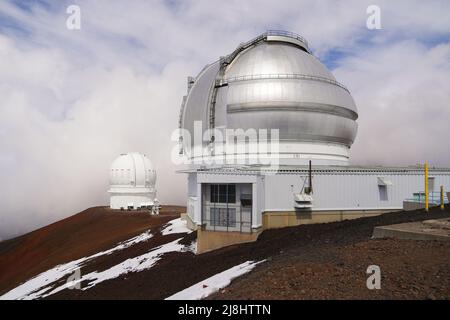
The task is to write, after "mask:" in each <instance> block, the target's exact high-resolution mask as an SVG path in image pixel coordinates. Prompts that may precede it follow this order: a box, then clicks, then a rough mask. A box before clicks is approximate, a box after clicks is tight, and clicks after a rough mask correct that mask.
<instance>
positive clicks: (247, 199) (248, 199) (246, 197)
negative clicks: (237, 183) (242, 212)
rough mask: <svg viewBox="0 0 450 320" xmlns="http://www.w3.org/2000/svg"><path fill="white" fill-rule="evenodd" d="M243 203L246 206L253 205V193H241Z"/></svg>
mask: <svg viewBox="0 0 450 320" xmlns="http://www.w3.org/2000/svg"><path fill="white" fill-rule="evenodd" d="M241 205H242V206H243V207H244V208H248V207H251V206H252V195H251V194H241Z"/></svg>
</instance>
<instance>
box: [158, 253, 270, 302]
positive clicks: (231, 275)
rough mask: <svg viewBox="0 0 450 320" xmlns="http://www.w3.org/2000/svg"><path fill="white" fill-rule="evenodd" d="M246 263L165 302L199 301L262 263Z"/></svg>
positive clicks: (172, 296)
mask: <svg viewBox="0 0 450 320" xmlns="http://www.w3.org/2000/svg"><path fill="white" fill-rule="evenodd" d="M264 261H266V260H262V261H259V262H254V261H247V262H244V263H242V264H239V265H237V266H234V267H232V268H230V269H228V270H225V271H223V272H221V273H218V274H216V275H214V276H212V277H210V278H208V279H205V280H203V281H201V282H199V283H196V284H194V285H193V286H190V287H189V288H186V289H184V290H182V291H180V292H178V293H175V294H174V295H171V296H170V297H168V298H166V299H165V300H200V299H204V298H206V297H207V296H209V295H211V294H213V293H214V292H217V291H219V290H220V289H223V288H225V287H226V286H228V285H229V284H230V283H231V281H232V280H233V279H235V278H237V277H240V276H242V275H244V274H246V273H248V272H250V271H252V270H253V268H254V267H256V265H258V264H260V263H262V262H264Z"/></svg>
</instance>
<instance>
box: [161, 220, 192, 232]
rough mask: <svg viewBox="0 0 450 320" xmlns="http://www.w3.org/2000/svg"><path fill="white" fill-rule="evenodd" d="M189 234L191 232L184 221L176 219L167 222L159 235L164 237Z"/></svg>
mask: <svg viewBox="0 0 450 320" xmlns="http://www.w3.org/2000/svg"><path fill="white" fill-rule="evenodd" d="M191 232H192V230H191V229H188V227H187V222H186V220H184V219H181V218H178V219H174V220H171V221H169V223H168V226H167V227H165V228H164V229H163V230H162V231H161V234H162V235H163V236H166V235H168V234H173V233H191Z"/></svg>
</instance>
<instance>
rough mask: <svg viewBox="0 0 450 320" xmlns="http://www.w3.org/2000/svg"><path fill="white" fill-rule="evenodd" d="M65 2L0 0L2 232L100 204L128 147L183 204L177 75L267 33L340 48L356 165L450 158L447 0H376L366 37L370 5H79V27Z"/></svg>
mask: <svg viewBox="0 0 450 320" xmlns="http://www.w3.org/2000/svg"><path fill="white" fill-rule="evenodd" d="M71 3H72V2H70V1H65V2H63V1H58V2H49V4H48V5H45V6H41V5H39V3H36V4H34V5H32V7H31V8H29V9H28V10H23V9H20V8H19V7H17V6H16V5H14V4H13V3H12V2H8V1H2V2H0V18H1V20H0V21H2V22H0V101H1V103H0V112H1V115H2V116H1V117H0V149H1V150H2V152H1V154H0V179H1V180H2V182H3V184H2V187H1V188H0V203H1V209H0V210H1V212H2V214H1V215H0V236H2V237H4V238H5V237H9V236H12V235H16V234H18V233H22V232H25V231H28V230H31V229H33V228H36V227H37V226H41V225H44V224H47V223H49V222H50V221H54V220H58V219H60V218H62V217H64V216H67V215H69V214H73V213H75V212H77V211H80V210H82V209H85V208H86V207H89V206H93V205H102V204H106V203H107V194H106V189H107V183H108V181H107V180H108V176H107V171H108V167H109V164H110V162H111V161H112V160H113V159H114V158H115V157H116V156H117V155H118V154H119V153H122V152H126V151H140V152H144V153H146V154H148V155H149V156H150V158H151V159H152V161H153V163H154V165H155V167H156V169H157V171H158V182H157V188H158V197H159V198H160V199H161V201H162V202H163V203H174V204H184V201H185V185H184V179H185V177H184V176H183V175H179V174H175V173H174V171H175V170H176V168H175V167H174V166H173V165H172V164H171V162H170V152H169V151H170V148H171V146H172V145H171V144H170V141H169V138H170V133H171V131H172V130H173V129H174V128H176V126H177V120H178V112H179V106H180V102H181V97H182V95H183V94H185V91H186V88H185V87H186V77H187V76H188V75H195V74H196V73H197V72H198V71H199V70H200V69H201V68H202V67H203V65H205V64H206V63H209V62H211V61H214V60H216V59H217V58H218V57H219V56H221V55H224V54H226V53H228V52H230V51H232V50H233V49H234V48H235V47H236V46H237V44H238V43H239V42H242V41H246V40H248V39H249V38H251V37H253V36H256V35H257V34H259V33H261V32H263V31H264V30H266V29H285V30H289V31H294V32H297V33H300V34H302V35H304V36H305V37H306V38H307V39H308V40H309V42H310V44H311V46H312V48H313V50H314V51H315V53H316V54H318V55H319V57H322V58H324V57H326V56H327V53H329V52H330V49H339V50H342V51H343V52H344V53H345V57H344V58H343V59H341V60H339V61H338V62H339V63H338V65H339V68H338V69H337V70H336V76H337V78H338V80H339V81H341V82H343V83H344V84H346V85H347V86H348V87H349V88H350V89H351V91H352V94H353V95H354V96H355V99H356V102H357V104H358V107H359V113H360V120H359V123H360V131H359V134H358V137H357V142H356V143H355V145H354V148H353V155H354V162H359V163H366V162H385V164H405V163H411V162H415V161H416V160H422V159H425V158H427V159H428V160H430V161H433V162H436V163H442V164H446V163H448V162H449V160H450V159H449V156H448V153H447V152H446V151H445V150H443V149H442V144H443V141H444V140H443V139H444V138H443V137H445V135H448V130H447V129H446V126H445V125H444V124H445V120H446V119H448V116H449V114H448V112H449V111H448V110H449V108H448V105H447V102H448V101H449V91H450V90H448V89H449V88H448V83H450V81H449V80H450V79H448V77H449V76H448V75H449V74H450V72H448V71H449V62H448V61H449V48H448V46H449V45H448V36H449V30H450V20H449V19H447V18H446V14H445V13H446V12H448V9H449V6H450V5H449V3H448V2H446V1H432V2H427V3H423V2H421V1H395V3H393V2H392V1H378V5H379V6H380V7H381V10H382V11H381V12H382V26H383V29H382V30H380V31H373V32H369V31H368V30H367V29H366V28H365V25H366V18H367V15H366V8H367V5H369V4H372V3H371V1H356V0H355V1H346V2H335V1H328V2H325V1H320V2H318V1H302V2H299V1H283V2H279V1H269V0H253V1H238V0H230V1H202V0H196V1H188V0H186V1H171V2H170V3H171V4H172V5H168V3H169V2H166V1H133V2H129V1H77V4H78V5H80V7H81V12H82V30H80V31H69V30H67V29H66V27H65V25H66V24H65V19H66V17H67V14H66V13H65V8H66V6H67V5H68V4H71ZM8 26H9V27H8ZM11 26H12V27H11ZM445 37H447V38H446V39H447V41H444V40H442V38H445ZM440 39H441V40H440ZM427 42H431V43H436V44H435V45H434V46H433V47H432V48H430V46H429V45H428V44H427ZM427 134H429V137H432V138H429V137H428V136H427ZM399 145H401V146H402V148H399V147H398V146H399ZM441 150H443V151H441Z"/></svg>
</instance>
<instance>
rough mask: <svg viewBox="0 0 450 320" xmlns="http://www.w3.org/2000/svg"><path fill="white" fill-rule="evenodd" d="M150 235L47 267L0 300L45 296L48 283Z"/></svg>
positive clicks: (147, 233) (0, 297) (148, 232)
mask: <svg viewBox="0 0 450 320" xmlns="http://www.w3.org/2000/svg"><path fill="white" fill-rule="evenodd" d="M152 236H153V235H152V234H151V233H150V231H149V230H148V231H146V232H144V233H142V234H140V235H138V236H136V237H134V238H131V239H129V240H126V241H123V242H120V243H119V244H118V245H116V246H115V247H114V248H112V249H109V250H106V251H101V252H98V253H96V254H93V255H91V256H88V257H83V258H81V259H78V260H74V261H71V262H68V263H64V264H61V265H58V266H56V267H54V268H52V269H49V270H47V271H45V272H43V273H41V274H39V275H37V276H36V277H34V278H32V279H30V280H28V281H26V282H24V283H22V284H21V285H19V286H18V287H16V288H14V289H12V290H11V291H9V292H7V293H5V294H4V295H2V296H0V300H15V299H26V300H28V299H37V298H40V297H45V296H47V295H48V294H47V295H44V293H45V292H47V291H49V290H50V288H51V286H50V285H51V284H52V283H54V282H55V281H58V280H60V279H62V278H64V277H67V276H69V275H71V274H72V273H74V271H75V270H77V269H79V268H81V267H83V266H84V265H86V264H87V263H89V262H90V261H92V260H94V259H96V258H98V257H100V256H104V255H109V254H111V253H113V252H115V251H119V250H123V249H126V248H128V247H130V246H132V245H135V244H137V243H139V242H144V241H147V240H149V239H150V238H151V237H152ZM72 285H73V284H72Z"/></svg>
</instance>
